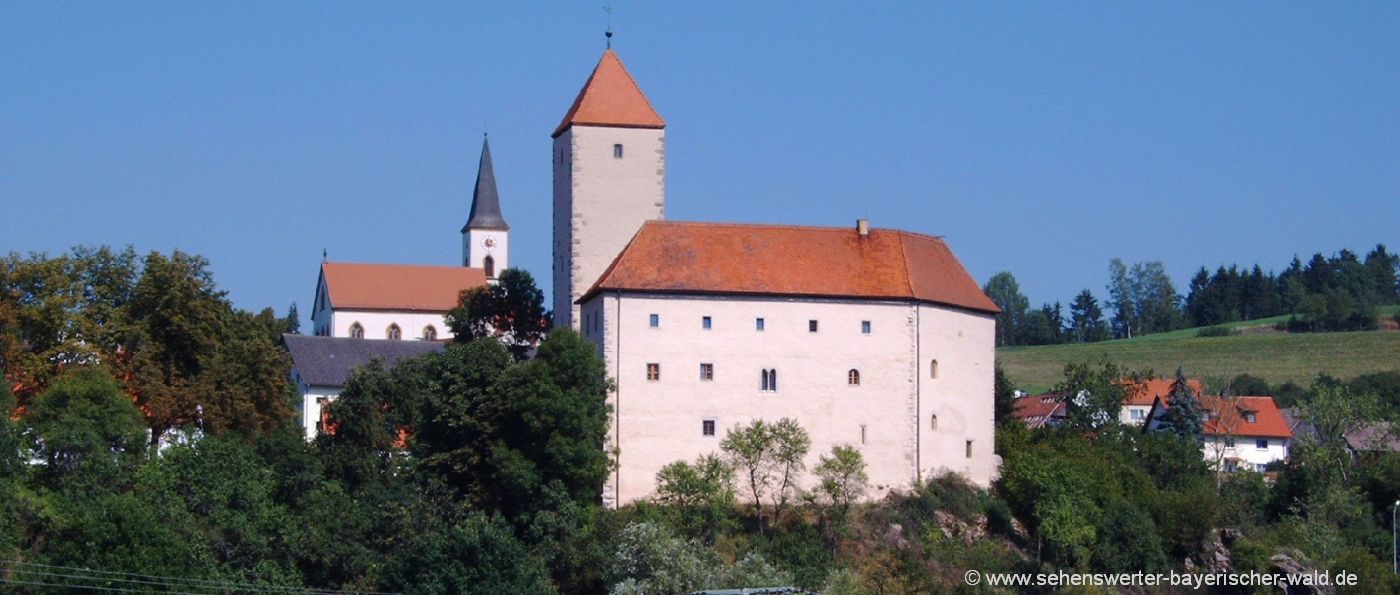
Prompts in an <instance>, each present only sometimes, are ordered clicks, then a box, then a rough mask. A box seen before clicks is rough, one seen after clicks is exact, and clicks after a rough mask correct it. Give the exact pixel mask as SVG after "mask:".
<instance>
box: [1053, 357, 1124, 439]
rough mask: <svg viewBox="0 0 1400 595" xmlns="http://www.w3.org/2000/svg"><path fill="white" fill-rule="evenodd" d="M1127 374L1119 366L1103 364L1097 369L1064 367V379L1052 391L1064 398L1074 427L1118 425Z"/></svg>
mask: <svg viewBox="0 0 1400 595" xmlns="http://www.w3.org/2000/svg"><path fill="white" fill-rule="evenodd" d="M1126 377H1127V376H1126V374H1124V372H1123V371H1122V369H1120V368H1119V367H1118V366H1117V365H1116V364H1114V363H1112V362H1109V361H1104V362H1101V367H1100V368H1099V369H1095V368H1093V367H1092V366H1090V365H1089V364H1087V363H1083V362H1071V363H1068V364H1065V379H1064V380H1062V381H1060V383H1058V384H1056V385H1055V387H1054V388H1053V389H1052V390H1053V392H1056V393H1059V394H1062V395H1065V397H1064V398H1065V403H1066V409H1067V410H1068V411H1067V413H1068V415H1069V423H1070V425H1071V426H1073V427H1076V428H1081V429H1089V428H1098V427H1102V426H1106V425H1110V424H1114V423H1117V422H1118V414H1119V411H1121V410H1122V408H1123V400H1124V397H1125V393H1126V389H1125V388H1124V386H1125V383H1124V382H1123V381H1124V379H1125V378H1126Z"/></svg>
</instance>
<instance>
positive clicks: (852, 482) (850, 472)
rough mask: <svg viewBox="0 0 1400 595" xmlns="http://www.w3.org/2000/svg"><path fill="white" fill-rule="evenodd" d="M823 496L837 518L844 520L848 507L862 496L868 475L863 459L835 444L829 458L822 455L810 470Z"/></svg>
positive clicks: (856, 453)
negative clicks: (814, 475) (815, 477)
mask: <svg viewBox="0 0 1400 595" xmlns="http://www.w3.org/2000/svg"><path fill="white" fill-rule="evenodd" d="M813 472H814V473H816V475H817V479H819V480H820V481H821V483H820V484H819V486H820V488H819V489H820V490H821V493H822V495H823V496H824V497H825V499H826V502H827V503H828V505H829V506H831V507H832V508H834V509H835V511H836V512H837V517H838V518H840V519H844V518H846V515H847V514H848V513H849V511H850V509H851V504H852V503H853V502H855V501H856V500H859V499H860V497H861V496H863V495H864V494H865V489H866V484H867V482H869V481H870V476H869V475H867V474H866V473H865V457H863V456H861V454H860V451H859V450H857V449H856V448H855V447H852V446H849V445H844V444H838V445H836V446H833V447H831V456H830V457H828V456H826V455H822V456H821V458H820V459H819V460H818V462H817V466H816V468H815V469H813Z"/></svg>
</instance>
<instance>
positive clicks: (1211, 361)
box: [997, 321, 1400, 392]
mask: <svg viewBox="0 0 1400 595" xmlns="http://www.w3.org/2000/svg"><path fill="white" fill-rule="evenodd" d="M1259 323H1260V321H1251V322H1249V323H1242V324H1238V325H1240V326H1242V325H1257V324H1259ZM1195 335H1196V332H1195V330H1194V329H1191V330H1188V331H1176V332H1174V333H1162V334H1160V335H1147V336H1145V337H1138V338H1135V339H1126V340H1118V341H1105V342H1102V343H1089V344H1075V345H1046V346H1042V347H1010V348H1003V349H998V350H997V360H998V361H999V362H1000V363H1001V365H1002V367H1003V368H1004V369H1005V370H1006V375H1007V377H1008V378H1010V379H1011V381H1012V382H1014V383H1016V386H1017V387H1018V388H1020V389H1021V390H1025V391H1030V392H1040V391H1042V390H1045V389H1048V388H1049V387H1050V386H1052V385H1054V384H1055V383H1056V382H1058V381H1059V380H1060V379H1061V376H1062V372H1063V371H1064V367H1065V364H1066V363H1068V362H1072V361H1090V362H1097V361H1098V360H1099V359H1100V358H1102V357H1105V356H1106V357H1108V358H1109V359H1110V360H1112V361H1114V362H1116V363H1118V364H1119V365H1121V366H1124V367H1126V368H1127V369H1128V370H1136V371H1146V370H1148V369H1151V370H1153V371H1154V372H1156V373H1157V375H1159V376H1163V375H1168V374H1171V373H1173V372H1175V371H1176V368H1177V366H1182V367H1183V368H1185V370H1186V373H1187V374H1188V375H1190V376H1192V377H1196V378H1211V377H1231V376H1234V375H1236V374H1242V373H1249V374H1253V375H1255V376H1259V377H1262V378H1264V379H1265V380H1268V381H1269V382H1270V383H1274V384H1277V383H1281V382H1286V381H1293V382H1296V383H1299V384H1302V385H1307V384H1308V383H1309V382H1311V381H1312V379H1313V377H1314V376H1316V375H1317V374H1318V373H1319V372H1326V373H1328V374H1331V375H1333V376H1336V377H1338V378H1343V379H1347V378H1351V377H1354V376H1357V375H1359V374H1365V373H1367V372H1382V371H1400V332H1393V331H1390V332H1388V331H1369V332H1353V333H1303V334H1287V333H1259V334H1240V335H1233V336H1229V337H1211V338H1200V337H1196V336H1195Z"/></svg>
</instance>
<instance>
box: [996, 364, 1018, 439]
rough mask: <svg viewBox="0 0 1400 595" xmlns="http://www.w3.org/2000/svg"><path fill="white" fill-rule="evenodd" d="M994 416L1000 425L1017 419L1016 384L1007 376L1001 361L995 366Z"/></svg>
mask: <svg viewBox="0 0 1400 595" xmlns="http://www.w3.org/2000/svg"><path fill="white" fill-rule="evenodd" d="M992 404H993V405H992V407H993V409H992V417H993V419H995V421H996V425H997V426H998V427H1000V426H1004V425H1006V424H1008V423H1011V422H1014V421H1016V416H1015V415H1014V413H1015V411H1016V385H1015V384H1012V383H1011V379H1009V378H1007V377H1006V371H1005V370H1003V369H1002V367H1001V362H997V363H996V364H995V365H994V367H993V383H992Z"/></svg>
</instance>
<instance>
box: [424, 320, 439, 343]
mask: <svg viewBox="0 0 1400 595" xmlns="http://www.w3.org/2000/svg"><path fill="white" fill-rule="evenodd" d="M423 340H424V341H436V340H437V329H436V328H433V325H431V324H430V325H428V326H425V327H423Z"/></svg>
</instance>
